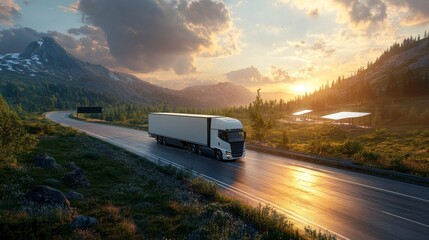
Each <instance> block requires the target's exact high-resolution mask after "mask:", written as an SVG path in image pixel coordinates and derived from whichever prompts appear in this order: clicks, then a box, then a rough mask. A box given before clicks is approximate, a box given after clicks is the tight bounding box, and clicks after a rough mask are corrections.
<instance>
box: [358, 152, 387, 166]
mask: <svg viewBox="0 0 429 240" xmlns="http://www.w3.org/2000/svg"><path fill="white" fill-rule="evenodd" d="M380 159H381V155H380V154H379V153H376V152H373V151H361V152H359V153H358V154H356V155H355V156H354V160H355V161H356V162H357V163H371V164H375V163H377V162H378V161H379V160H380Z"/></svg>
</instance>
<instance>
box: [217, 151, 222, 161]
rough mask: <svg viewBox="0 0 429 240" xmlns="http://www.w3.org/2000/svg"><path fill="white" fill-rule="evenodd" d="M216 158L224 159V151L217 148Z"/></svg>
mask: <svg viewBox="0 0 429 240" xmlns="http://www.w3.org/2000/svg"><path fill="white" fill-rule="evenodd" d="M216 160H218V161H222V160H223V158H222V152H221V151H220V150H216Z"/></svg>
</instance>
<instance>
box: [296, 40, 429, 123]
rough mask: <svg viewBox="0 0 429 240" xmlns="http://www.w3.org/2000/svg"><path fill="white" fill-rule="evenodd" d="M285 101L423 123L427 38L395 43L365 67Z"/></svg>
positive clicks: (428, 78) (428, 102) (428, 95)
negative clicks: (313, 90)
mask: <svg viewBox="0 0 429 240" xmlns="http://www.w3.org/2000/svg"><path fill="white" fill-rule="evenodd" d="M289 104H290V105H291V106H293V108H294V109H300V108H310V109H313V110H315V112H318V113H320V115H322V114H325V113H328V112H331V113H332V112H333V111H340V110H341V111H344V110H346V111H366V112H371V113H372V117H373V118H375V119H381V120H380V122H383V123H400V124H402V123H418V122H424V121H426V119H429V37H425V38H423V39H415V38H408V39H405V40H404V41H403V42H402V43H401V44H399V43H395V44H393V45H392V46H391V47H390V48H389V49H388V50H386V51H385V52H384V53H383V54H382V55H381V56H380V57H379V58H377V59H376V61H375V62H374V63H370V62H369V63H368V64H367V67H366V68H364V67H361V68H360V69H358V70H357V71H356V73H355V74H353V75H352V76H350V77H348V78H344V77H338V79H337V80H334V81H332V82H331V83H326V84H325V85H324V86H322V87H321V88H320V89H319V90H318V91H316V92H314V93H312V94H310V95H306V96H300V97H298V98H296V99H295V100H293V101H290V102H289ZM423 119H425V120H423Z"/></svg>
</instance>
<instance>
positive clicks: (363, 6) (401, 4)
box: [275, 0, 429, 30]
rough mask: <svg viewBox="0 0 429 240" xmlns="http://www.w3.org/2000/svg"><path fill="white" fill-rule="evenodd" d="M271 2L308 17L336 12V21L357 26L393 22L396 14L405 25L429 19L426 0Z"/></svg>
mask: <svg viewBox="0 0 429 240" xmlns="http://www.w3.org/2000/svg"><path fill="white" fill-rule="evenodd" d="M275 4H285V5H289V6H292V7H294V8H297V9H299V10H302V11H306V12H307V15H308V16H310V17H315V16H319V15H320V13H321V12H336V13H337V22H338V23H346V24H347V25H348V26H349V28H351V29H357V30H374V29H381V28H384V27H385V26H384V23H386V22H388V23H389V24H395V22H396V19H397V18H399V19H400V20H399V22H400V23H401V24H402V25H405V26H415V25H422V24H425V23H428V22H429V7H428V1H427V0H277V1H276V2H275Z"/></svg>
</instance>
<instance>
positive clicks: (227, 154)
mask: <svg viewBox="0 0 429 240" xmlns="http://www.w3.org/2000/svg"><path fill="white" fill-rule="evenodd" d="M225 157H226V158H228V159H230V158H232V154H231V152H228V151H226V152H225Z"/></svg>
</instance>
